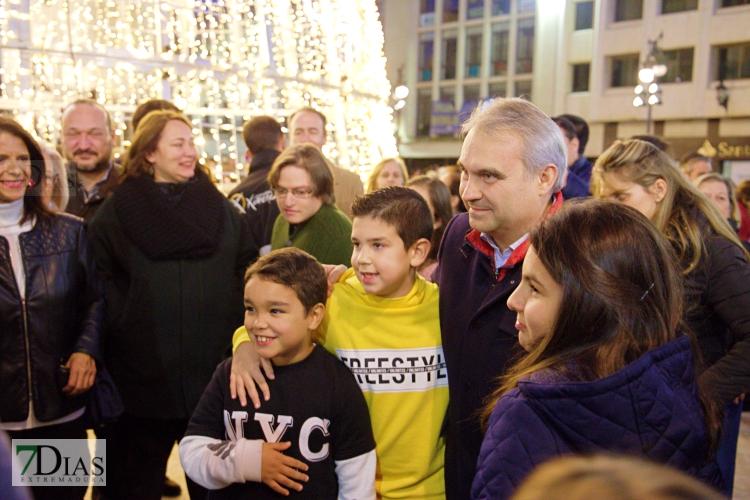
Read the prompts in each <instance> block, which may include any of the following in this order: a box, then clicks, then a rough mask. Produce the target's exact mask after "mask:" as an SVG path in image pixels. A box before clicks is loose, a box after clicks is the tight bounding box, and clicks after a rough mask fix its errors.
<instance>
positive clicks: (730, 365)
mask: <svg viewBox="0 0 750 500" xmlns="http://www.w3.org/2000/svg"><path fill="white" fill-rule="evenodd" d="M592 193H593V195H594V196H595V197H597V198H601V199H606V200H611V201H614V202H617V203H622V204H624V205H628V206H631V207H633V208H635V209H636V210H638V211H640V212H641V213H642V214H643V215H645V216H646V217H648V218H649V219H650V220H651V222H653V223H654V225H655V226H656V227H657V228H658V229H659V230H660V231H661V232H662V233H663V234H664V236H666V238H667V239H668V240H669V241H670V243H671V244H672V248H673V250H674V253H675V256H676V258H677V263H678V265H679V267H680V269H681V271H682V275H683V279H684V281H685V293H686V305H687V307H686V310H687V311H688V312H687V314H686V315H685V317H684V319H685V322H686V324H687V326H688V327H689V329H690V330H691V331H692V332H693V333H695V335H696V337H697V339H698V344H699V346H700V351H701V355H702V357H703V364H704V368H705V369H704V371H703V372H702V374H700V378H699V381H700V383H701V385H702V386H703V387H704V388H705V389H706V390H708V391H709V393H711V394H713V395H714V398H715V399H716V401H717V402H719V403H720V404H721V405H726V420H725V422H724V433H723V438H722V443H721V445H720V449H719V453H718V456H717V460H718V461H719V465H720V467H721V469H722V474H723V476H724V484H725V493H727V494H728V496H730V497H731V492H732V485H733V480H734V462H735V455H736V450H737V437H738V433H739V424H740V416H741V410H742V406H741V403H740V399H742V397H743V396H742V394H743V393H744V392H745V391H747V390H748V389H750V308H748V306H747V305H748V303H749V302H748V301H750V265H748V260H750V256H749V255H748V253H747V252H746V251H745V249H744V247H743V245H742V243H741V242H740V240H739V239H738V238H737V235H736V234H735V232H734V231H733V230H732V228H731V227H730V226H729V223H727V220H726V219H725V218H724V216H723V215H722V214H721V213H720V212H719V210H718V209H717V208H716V206H714V204H713V203H711V202H710V201H709V200H708V198H706V197H705V196H704V195H703V194H702V193H701V192H700V191H698V189H697V188H696V187H695V186H694V185H693V184H692V183H691V182H690V181H689V180H688V178H687V177H685V175H683V174H682V172H681V171H680V169H679V167H678V166H677V165H676V164H675V162H674V161H673V160H672V159H671V158H669V157H668V156H667V155H666V154H665V153H664V152H662V151H660V150H659V149H657V148H656V147H655V146H653V145H652V144H649V143H647V142H644V141H640V140H633V139H631V140H627V141H615V143H614V144H613V145H612V146H610V148H609V149H607V150H606V151H605V152H604V153H603V154H602V155H601V156H600V157H599V159H598V160H597V161H596V164H595V165H594V169H593V174H592Z"/></svg>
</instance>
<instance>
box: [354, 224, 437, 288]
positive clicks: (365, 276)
mask: <svg viewBox="0 0 750 500" xmlns="http://www.w3.org/2000/svg"><path fill="white" fill-rule="evenodd" d="M352 245H353V247H354V249H353V251H352V268H353V269H354V272H355V273H356V275H357V279H359V282H360V283H362V286H363V287H364V289H365V291H366V292H367V293H372V294H374V295H377V296H379V297H383V298H386V299H393V298H397V297H403V296H405V295H406V294H408V293H409V292H410V291H411V289H412V287H413V286H414V280H415V275H416V269H417V267H419V265H420V264H422V262H424V260H425V258H426V257H427V253H429V250H430V243H429V241H427V240H426V239H424V238H423V239H420V240H418V241H417V242H416V243H414V245H412V247H411V248H409V249H406V248H404V241H403V240H402V239H401V237H400V236H399V235H398V232H397V231H396V228H395V227H394V226H392V225H390V224H388V223H386V222H383V221H382V220H380V219H376V218H374V217H369V216H365V217H354V221H353V222H352ZM425 246H426V250H425Z"/></svg>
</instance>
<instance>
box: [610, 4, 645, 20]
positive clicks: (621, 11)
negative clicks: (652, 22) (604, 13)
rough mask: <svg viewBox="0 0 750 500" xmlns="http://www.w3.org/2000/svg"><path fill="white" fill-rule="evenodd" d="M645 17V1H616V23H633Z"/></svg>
mask: <svg viewBox="0 0 750 500" xmlns="http://www.w3.org/2000/svg"><path fill="white" fill-rule="evenodd" d="M642 17H643V0H615V21H631V20H633V19H641V18H642Z"/></svg>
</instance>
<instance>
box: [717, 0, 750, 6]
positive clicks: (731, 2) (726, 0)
mask: <svg viewBox="0 0 750 500" xmlns="http://www.w3.org/2000/svg"><path fill="white" fill-rule="evenodd" d="M738 5H750V0H721V6H722V7H736V6H738Z"/></svg>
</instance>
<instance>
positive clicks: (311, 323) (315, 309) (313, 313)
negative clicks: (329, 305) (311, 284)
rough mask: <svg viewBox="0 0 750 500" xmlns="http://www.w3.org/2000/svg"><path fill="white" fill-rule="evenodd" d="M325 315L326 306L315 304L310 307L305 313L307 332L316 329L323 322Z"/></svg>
mask: <svg viewBox="0 0 750 500" xmlns="http://www.w3.org/2000/svg"><path fill="white" fill-rule="evenodd" d="M325 313H326V306H324V305H323V304H315V305H314V306H312V308H311V309H310V311H309V312H308V313H307V319H308V324H307V329H308V330H315V329H316V328H318V325H320V322H321V321H323V316H325Z"/></svg>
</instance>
